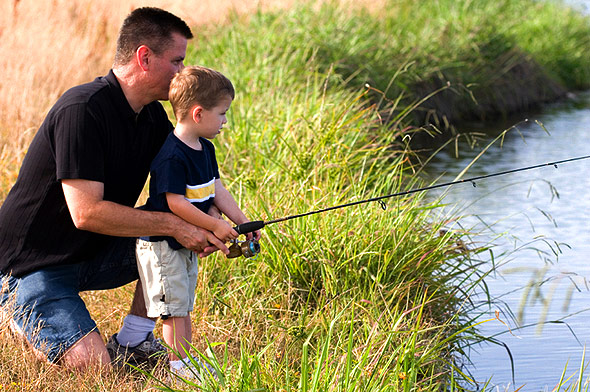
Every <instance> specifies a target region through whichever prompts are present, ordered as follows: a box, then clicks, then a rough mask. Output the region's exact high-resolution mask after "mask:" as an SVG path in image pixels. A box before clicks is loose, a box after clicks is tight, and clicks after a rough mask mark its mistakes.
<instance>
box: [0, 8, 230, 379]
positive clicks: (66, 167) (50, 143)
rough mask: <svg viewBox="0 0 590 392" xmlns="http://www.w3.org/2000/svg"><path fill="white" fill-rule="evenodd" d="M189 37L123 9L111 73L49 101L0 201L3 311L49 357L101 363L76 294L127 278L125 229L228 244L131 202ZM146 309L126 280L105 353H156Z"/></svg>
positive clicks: (176, 25) (205, 245) (188, 242)
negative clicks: (121, 316)
mask: <svg viewBox="0 0 590 392" xmlns="http://www.w3.org/2000/svg"><path fill="white" fill-rule="evenodd" d="M190 38H192V33H191V31H190V28H189V27H188V26H187V25H186V23H185V22H184V21H182V20H181V19H180V18H178V17H176V16H175V15H173V14H170V13H169V12H166V11H164V10H161V9H157V8H151V7H145V8H139V9H136V10H135V11H133V12H132V13H131V14H129V15H128V16H127V18H126V19H125V21H124V22H123V25H122V27H121V30H120V32H119V37H118V40H117V51H116V55H115V61H114V64H113V69H112V70H111V71H110V72H109V74H108V75H107V76H105V77H101V78H97V79H96V80H94V81H93V82H91V83H88V84H84V85H81V86H77V87H74V88H72V89H70V90H69V91H67V92H66V93H65V94H64V95H63V96H62V97H60V99H59V100H58V101H57V102H56V104H55V105H54V106H53V108H52V109H51V111H50V112H49V113H48V115H47V117H46V119H45V121H44V122H43V124H42V125H41V127H40V128H39V131H38V132H37V134H36V136H35V138H34V139H33V141H32V143H31V146H30V147H29V150H28V152H27V154H26V156H25V158H24V161H23V164H22V167H21V170H20V173H19V176H18V179H17V181H16V183H15V185H14V187H13V188H12V190H11V191H10V193H9V195H8V196H7V198H6V200H5V202H4V204H3V205H2V208H0V271H1V272H0V278H1V280H2V283H3V286H4V292H3V294H2V296H1V298H0V300H1V303H2V306H3V310H4V311H5V313H7V312H8V309H10V310H9V312H10V313H9V314H10V316H11V317H12V319H13V320H12V325H13V327H14V329H16V330H17V331H18V332H20V333H22V334H23V335H24V337H26V339H27V340H28V341H29V342H30V343H31V344H32V345H33V347H34V350H35V352H36V354H38V355H39V356H41V357H42V358H45V359H47V360H48V361H50V362H53V363H60V364H64V365H66V366H69V367H74V368H85V367H88V366H94V365H102V366H109V363H110V361H111V358H110V356H109V351H107V347H106V346H105V344H104V342H103V340H102V338H101V336H100V334H99V333H98V330H97V328H96V323H95V322H94V321H93V320H92V318H91V317H90V314H89V313H88V310H87V309H86V306H85V304H84V302H83V301H82V299H81V298H80V296H79V292H81V291H85V290H101V289H110V288H115V287H119V286H122V285H124V284H127V283H129V282H132V281H134V280H136V279H137V278H138V274H137V267H136V261H135V237H139V236H152V235H156V236H158V235H162V236H172V237H174V238H176V240H177V241H178V242H180V243H181V244H182V245H183V246H184V247H186V248H188V249H190V250H192V251H195V252H198V253H199V254H200V255H201V256H206V255H207V254H210V253H212V252H213V251H215V250H217V249H220V250H222V251H223V252H224V253H226V254H227V253H228V252H229V250H228V249H227V247H226V246H225V245H224V244H223V243H222V242H221V241H220V240H219V239H217V238H216V237H215V236H214V235H213V234H212V233H210V232H207V231H205V230H203V229H200V228H197V227H195V226H193V225H191V224H189V223H187V222H185V221H183V220H182V219H180V218H178V217H175V216H174V215H172V214H168V213H158V212H150V211H143V210H141V209H135V208H133V206H134V205H135V203H136V201H137V198H138V196H139V195H140V193H141V191H142V189H143V186H144V184H145V181H146V178H147V174H148V172H149V166H150V163H151V161H152V159H153V158H154V157H155V155H156V153H157V152H158V150H159V148H160V146H161V144H162V143H163V141H164V140H165V138H166V136H167V135H168V133H169V132H171V131H172V129H173V127H172V124H171V123H170V121H169V120H168V118H167V115H166V113H165V111H164V109H163V107H162V105H161V104H160V103H159V102H157V100H167V99H168V89H169V84H170V81H171V79H172V77H173V76H174V75H175V74H176V73H177V72H178V71H179V70H181V69H182V68H183V66H184V64H183V61H184V57H185V54H186V47H187V41H188V39H190ZM138 286H139V284H138ZM145 317H146V309H145V305H144V302H143V297H142V295H141V287H137V286H136V291H135V295H134V299H133V303H132V306H131V310H130V315H129V316H127V318H126V319H125V322H124V325H123V328H122V330H121V331H120V332H119V334H118V336H114V337H112V338H111V340H110V341H109V349H110V352H111V354H118V353H119V352H120V348H121V347H123V348H131V349H130V350H131V352H133V347H137V348H141V350H139V349H138V350H139V351H140V353H139V354H150V353H151V352H157V351H158V349H159V348H160V347H161V346H160V345H159V343H158V342H157V341H156V340H155V339H154V338H153V334H152V333H151V331H152V329H153V327H154V325H155V322H154V321H153V320H150V319H147V318H145ZM115 338H116V340H114V339H115Z"/></svg>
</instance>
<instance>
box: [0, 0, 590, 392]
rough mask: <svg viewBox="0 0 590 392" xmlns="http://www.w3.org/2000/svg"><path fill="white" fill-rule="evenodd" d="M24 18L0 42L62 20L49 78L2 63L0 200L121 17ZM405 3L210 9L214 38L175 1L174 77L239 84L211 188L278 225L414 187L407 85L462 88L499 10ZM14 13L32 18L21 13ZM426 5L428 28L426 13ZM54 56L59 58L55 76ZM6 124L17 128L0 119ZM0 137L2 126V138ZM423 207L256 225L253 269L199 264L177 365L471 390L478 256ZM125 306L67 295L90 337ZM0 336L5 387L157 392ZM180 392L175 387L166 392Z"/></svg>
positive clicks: (50, 34) (98, 11)
mask: <svg viewBox="0 0 590 392" xmlns="http://www.w3.org/2000/svg"><path fill="white" fill-rule="evenodd" d="M279 3H280V2H278V3H276V4H275V5H277V6H278V5H280V4H279ZM476 3H478V4H479V3H486V4H487V5H486V6H479V5H476ZM504 3H506V4H505V5H506V6H507V7H508V8H509V9H511V10H512V11H514V9H515V8H514V7H517V4H516V3H517V2H515V1H505V2H504ZM6 4H8V5H6ZM37 4H38V3H33V2H32V1H31V2H30V3H29V2H27V1H26V0H22V1H14V2H8V3H6V2H5V3H3V6H4V7H7V8H6V9H4V10H2V11H3V14H4V15H3V16H5V15H6V14H10V13H13V12H17V13H18V14H17V15H16V16H17V17H16V18H14V19H10V18H8V19H6V20H5V21H3V24H2V26H3V27H2V31H1V32H0V34H1V35H2V38H3V39H4V37H5V36H6V34H7V33H6V32H7V31H9V30H10V29H12V27H7V26H11V25H10V23H15V26H14V29H15V31H17V30H16V29H17V28H20V29H21V30H18V31H19V32H20V33H21V34H23V35H24V34H25V33H26V31H27V30H26V29H25V28H24V27H22V26H21V27H17V26H16V25H17V24H20V23H23V24H30V25H34V24H35V23H38V21H39V20H41V18H40V13H41V12H43V15H53V14H52V13H51V12H47V11H51V10H54V8H51V7H55V9H57V8H59V9H60V11H59V13H57V14H56V15H57V16H56V17H57V18H58V19H59V20H60V21H62V20H63V21H62V22H63V24H60V23H62V22H59V23H58V22H57V21H56V23H55V27H53V26H52V25H53V23H52V22H49V23H47V22H45V24H44V27H45V28H44V29H42V28H41V27H39V29H40V30H41V32H38V33H37V34H39V38H40V40H38V41H36V42H37V43H38V44H39V46H40V47H49V48H50V49H48V53H44V52H41V51H40V52H39V54H41V53H44V55H43V56H40V60H43V61H47V63H45V68H46V69H47V71H49V73H48V75H49V74H55V75H53V76H54V77H55V78H57V79H56V80H54V79H52V78H50V77H46V78H45V77H43V76H41V75H43V74H42V72H44V71H43V68H44V66H43V64H44V63H43V62H42V61H40V64H39V65H38V66H37V65H36V64H33V65H34V66H32V67H31V68H30V70H29V72H25V73H24V74H22V73H19V70H21V71H22V69H26V66H25V64H24V60H23V63H18V64H20V65H15V66H14V67H12V66H8V65H7V68H6V69H7V72H8V73H11V72H12V73H13V74H14V75H15V76H14V77H12V76H11V78H12V79H7V80H11V82H10V83H9V82H8V81H4V80H3V82H2V83H3V84H2V86H1V88H2V89H4V88H8V86H12V87H11V88H12V89H14V90H15V92H12V90H2V91H0V92H4V91H6V92H7V93H6V94H0V96H3V95H6V96H11V97H12V100H11V101H6V102H2V103H0V105H1V106H2V107H3V117H2V118H0V129H1V130H2V132H1V134H2V138H3V140H2V143H3V145H4V146H5V147H4V150H3V152H2V154H1V155H0V164H1V165H2V166H1V167H2V172H3V176H2V179H3V180H2V184H1V187H0V188H1V189H2V191H3V192H4V193H3V194H2V195H5V194H6V192H7V191H8V189H9V188H10V186H11V184H12V183H13V181H14V178H15V177H14V175H15V173H16V172H17V168H18V166H19V162H20V157H22V155H23V154H24V151H25V150H26V145H27V143H28V141H29V140H30V136H31V134H32V133H33V131H29V132H28V133H25V132H23V131H22V130H24V129H34V128H36V126H38V123H39V121H40V120H41V118H42V114H43V113H44V111H46V110H47V108H48V107H49V106H50V104H51V103H52V102H53V101H54V100H55V97H57V96H58V95H59V94H61V92H63V90H64V89H65V88H68V87H69V86H71V85H73V84H76V83H78V82H81V81H85V80H90V78H92V77H94V76H96V75H98V74H104V73H106V70H107V69H108V64H109V63H110V57H109V56H111V55H112V54H111V53H112V44H113V43H112V39H113V38H112V37H114V36H115V34H116V32H115V30H114V29H115V26H117V25H118V24H119V23H120V19H121V18H122V15H124V14H125V13H127V11H128V9H129V8H130V6H131V3H126V2H119V3H118V5H117V6H116V7H115V6H113V7H111V6H110V3H108V2H105V3H104V4H103V5H104V6H103V7H98V6H97V7H96V8H95V7H94V5H93V6H92V7H90V6H89V5H88V4H89V3H83V2H73V3H72V2H68V3H67V5H66V3H63V4H62V3H61V2H60V1H58V0H55V1H53V2H47V4H44V5H37ZM93 4H96V3H94V2H93ZM101 4H102V3H101ZM228 4H229V5H228ZM417 4H418V3H415V2H410V1H407V2H405V1H402V2H394V3H389V2H384V3H383V4H381V3H380V4H377V5H375V6H374V8H373V9H362V8H357V7H349V8H346V11H343V9H342V8H339V6H338V3H327V4H325V5H318V4H303V5H301V4H297V5H295V6H294V8H293V9H292V10H287V11H281V12H279V11H276V10H275V11H264V12H263V11H261V10H258V9H254V8H249V9H247V10H242V11H240V10H238V12H229V13H228V12H226V11H227V10H228V9H230V8H231V7H232V6H234V5H235V4H233V3H227V4H226V3H223V2H216V3H215V6H216V7H219V8H212V9H213V10H218V11H219V12H218V13H216V12H211V16H212V17H213V18H216V17H217V16H220V15H223V16H224V17H227V19H212V21H214V22H218V23H217V24H213V23H211V24H207V23H206V22H211V21H210V20H207V21H206V20H203V19H199V20H198V21H195V20H194V19H190V17H187V16H190V15H193V14H192V13H191V12H189V11H188V10H190V7H191V6H193V5H194V4H192V3H190V2H189V3H186V2H170V7H168V6H167V5H166V6H167V8H169V9H171V10H172V11H173V12H176V13H177V14H179V15H180V16H181V17H184V18H185V19H187V20H189V21H191V22H192V23H195V24H196V23H197V22H198V23H202V24H199V27H198V33H197V34H196V39H195V40H194V41H193V42H192V43H191V46H190V48H189V53H188V57H187V61H186V63H187V64H193V63H198V64H203V65H206V66H210V67H213V68H216V69H219V70H220V71H222V72H223V73H225V74H226V75H227V76H228V77H229V78H230V79H231V80H232V81H233V82H234V84H235V86H236V90H237V96H236V100H235V102H234V104H233V105H232V109H231V111H230V121H229V124H228V125H229V127H228V130H226V131H225V132H224V133H222V135H220V136H219V137H218V138H217V139H216V142H215V143H216V146H217V151H218V161H219V164H220V169H221V174H222V178H223V180H224V182H225V183H226V185H227V186H228V188H229V189H230V190H231V192H232V193H233V194H234V195H235V196H236V198H237V199H238V202H239V204H240V205H241V206H243V207H244V209H245V210H246V211H247V212H248V215H249V216H250V217H252V218H253V219H264V220H267V219H272V218H278V217H281V216H285V215H292V214H296V213H301V212H306V211H309V210H312V209H317V208H322V207H327V206H332V205H337V204H341V203H343V202H348V201H354V200H358V199H364V198H368V197H373V196H377V195H381V194H384V193H392V192H396V191H398V190H403V189H407V188H410V187H415V186H419V185H422V181H421V180H420V176H419V175H416V173H417V172H418V171H419V170H420V166H419V165H417V164H416V163H415V162H417V161H418V162H419V160H418V159H417V157H415V156H414V153H412V151H411V149H410V148H409V147H408V139H409V138H413V137H414V136H415V135H417V134H419V133H420V132H422V131H423V130H421V129H419V128H417V127H416V126H415V125H412V124H411V123H410V120H411V114H412V113H413V108H414V107H415V106H416V102H418V101H419V100H420V98H422V96H420V98H416V97H418V96H411V95H409V94H410V92H411V91H413V90H412V89H411V86H418V85H419V84H420V83H421V82H424V81H428V80H433V78H434V77H435V76H437V75H439V76H440V75H444V76H445V77H447V76H448V75H462V77H464V78H465V80H468V79H469V75H473V74H474V73H473V72H474V71H473V70H470V68H469V66H468V65H469V64H468V63H467V61H466V59H471V57H466V56H465V53H475V54H477V53H478V51H477V50H476V47H478V44H479V43H480V42H482V41H479V40H477V41H473V40H469V37H473V34H471V32H473V31H476V32H479V33H480V34H481V37H482V40H483V41H486V38H489V39H488V40H487V41H493V42H495V43H497V44H498V45H499V46H500V47H499V49H498V51H497V52H495V51H492V52H487V53H488V55H489V56H490V57H489V58H487V63H486V61H484V60H485V57H484V56H482V57H477V58H478V59H479V60H478V61H480V64H488V66H490V65H489V62H490V58H492V54H494V53H504V51H505V50H506V48H503V46H502V45H500V44H501V43H502V42H503V41H502V40H496V41H494V40H492V39H491V38H490V36H489V34H491V35H493V33H494V31H495V30H494V28H493V27H496V26H497V24H498V23H499V22H495V21H496V19H497V18H500V19H499V20H502V18H503V19H504V20H510V18H508V15H511V14H503V13H502V12H504V11H503V9H504V8H502V7H500V6H496V5H495V4H496V3H495V2H489V4H488V2H447V1H438V2H434V1H427V2H425V5H424V9H420V6H418V5H417ZM527 4H529V3H527ZM535 4H537V3H536V2H535ZM25 5H26V7H28V9H29V11H30V14H29V13H25V12H22V10H23V9H24V7H25ZM158 5H160V6H163V4H158ZM210 5H213V3H211V4H210ZM194 6H195V7H196V6H197V5H194ZM433 6H434V7H435V8H434V9H436V10H438V12H437V13H434V15H437V17H436V18H432V15H433V13H432V11H428V12H427V11H426V10H427V7H433ZM11 7H12V8H11ZM35 7H38V8H35ZM47 7H49V8H47ZM176 7H178V8H176ZM268 7H269V8H273V7H272V4H271V3H268ZM510 7H512V8H510ZM263 8H264V7H263ZM431 9H432V8H429V10H431ZM557 10H561V8H559V9H556V11H555V14H556V15H560V14H559V12H561V11H559V12H558V11H557ZM107 11H108V12H107ZM118 12H119V13H118ZM491 12H494V13H493V14H491V15H489V16H485V15H484V14H486V13H491ZM195 14H197V13H195ZM472 14H475V15H476V16H472ZM527 15H529V14H527ZM451 17H453V18H456V19H453V20H454V21H456V22H454V23H451V22H450V21H451V19H450V18H451ZM429 18H432V19H429ZM12 20H14V22H10V21H12ZM426 20H428V21H429V23H428V24H427V23H425V21H426ZM226 22H227V23H226ZM492 22H493V23H494V24H491V23H492ZM490 24H491V25H490ZM19 26H20V25H19ZM479 26H481V27H482V28H481V29H480V28H479ZM101 29H103V30H101ZM29 37H30V36H29ZM45 37H47V38H45ZM104 37H106V39H103V38H104ZM391 37H394V38H395V39H393V40H392V39H391ZM78 38H79V39H80V40H81V41H77V40H78ZM45 39H47V41H44V40H45ZM14 40H15V41H14V43H11V44H9V46H7V47H10V48H12V49H13V50H12V51H8V50H7V52H8V53H12V52H15V53H18V50H17V49H19V48H21V47H27V46H26V39H23V40H20V39H19V40H17V39H16V38H14ZM98 41H100V43H99V42H98ZM487 41H486V42H487ZM474 42H475V43H474ZM510 43H512V41H510ZM10 45H11V46H10ZM70 45H72V46H70ZM100 45H104V47H103V46H100ZM461 45H464V47H462V48H461ZM508 46H510V45H508ZM5 48H6V47H5V46H4V45H3V46H2V50H5ZM89 48H95V50H92V49H89ZM466 48H471V49H469V50H471V51H469V50H467V49H466ZM103 49H104V51H102V50H103ZM107 49H108V50H107ZM85 50H88V52H85ZM101 51H102V52H101ZM107 51H108V53H106V52H107ZM480 52H481V51H480ZM2 53H3V52H0V55H1V54H2ZM20 53H21V55H22V53H28V52H27V50H25V51H24V52H23V51H21V52H20ZM72 53H77V55H76V56H72V55H71V54H72ZM100 53H102V54H100ZM45 56H46V58H42V57H45ZM65 56H67V57H68V59H71V60H72V61H71V62H69V61H68V62H66V63H67V64H63V63H64V62H63V61H61V60H60V59H61V58H62V57H65ZM2 57H3V56H0V59H2ZM23 57H25V56H23ZM80 59H86V60H80ZM89 59H95V61H94V60H92V61H90V60H89ZM579 60H580V61H585V59H582V58H580V59H579ZM0 61H5V59H2V60H0ZM76 61H84V63H80V62H78V63H76ZM58 65H59V67H58ZM2 66H3V67H4V64H3V65H2ZM95 66H96V68H94V67H95ZM69 67H71V68H69ZM573 67H581V65H573ZM556 68H558V69H560V68H559V66H558V65H556ZM3 69H4V68H3ZM580 72H581V74H582V75H583V72H584V71H580ZM53 76H52V77H53ZM60 78H63V79H60ZM58 79H59V80H58ZM582 79H583V77H582ZM39 80H43V83H40V82H39ZM461 80H463V79H461ZM367 82H369V84H370V87H368V88H367V87H365V83H367ZM564 83H565V82H564ZM38 85H39V86H40V87H41V89H40V88H36V87H37V86H38ZM16 86H18V89H20V90H22V94H35V96H36V97H38V99H36V100H34V102H35V103H34V104H31V105H29V106H28V105H25V104H22V105H23V108H20V107H18V106H19V105H21V104H20V102H25V103H26V102H32V101H27V100H23V98H22V97H20V96H19V95H18V92H17V91H16V90H17V89H16ZM33 86H35V88H33ZM44 88H46V89H47V90H48V91H49V93H47V94H45V93H44V92H43V91H42V89H44ZM380 91H381V92H380ZM431 91H432V90H431ZM431 91H428V93H430V92H431ZM10 94H13V95H10ZM17 97H18V98H17ZM408 97H409V100H406V98H408ZM13 106H17V107H14V110H10V111H4V108H8V107H13ZM29 109H30V112H27V111H26V110H29ZM19 110H20V112H19ZM14 113H21V114H20V115H19V116H16V117H10V116H13V115H14ZM4 116H5V117H4ZM15 119H16V120H15ZM17 120H18V121H20V122H18V124H17V122H16V121H17ZM6 124H15V127H11V128H10V130H9V129H8V127H7V126H6ZM5 173H6V174H5ZM439 207H440V201H439V200H434V201H428V200H426V199H425V198H424V197H423V195H416V196H412V197H400V198H397V199H394V200H391V201H390V202H388V205H387V209H386V210H382V209H381V208H380V206H379V205H378V204H374V205H366V206H358V207H351V208H347V209H343V210H338V211H334V212H329V213H326V214H321V215H316V216H314V217H309V218H302V219H296V220H293V221H289V222H285V223H280V224H276V225H271V226H268V227H267V228H266V229H265V230H264V236H263V240H262V252H261V254H260V255H259V256H258V257H257V258H256V259H239V260H236V259H226V258H224V257H222V256H221V255H216V256H211V257H208V258H206V259H204V260H202V261H201V270H200V271H201V273H200V280H199V284H198V287H197V300H196V303H195V312H194V322H193V330H194V341H195V344H194V346H195V347H194V349H195V350H194V354H195V355H197V352H200V353H203V355H205V356H207V357H211V358H212V361H214V362H215V363H216V364H217V365H218V367H219V369H221V370H223V378H222V382H221V383H220V384H218V383H212V384H210V385H208V386H205V387H204V388H205V390H244V391H245V390H269V391H279V390H285V391H293V390H301V391H325V390H339V391H353V390H374V391H382V390H396V391H398V390H405V391H410V390H423V391H438V390H441V389H448V390H463V389H466V388H467V389H468V388H474V387H475V380H471V379H470V378H469V376H468V374H467V373H465V366H464V365H465V363H464V361H467V360H468V359H466V358H464V357H462V355H463V354H464V353H466V352H467V350H468V348H469V347H470V345H472V344H474V343H475V342H478V341H481V340H482V339H484V338H483V337H482V336H479V335H478V333H477V325H478V323H481V322H485V321H486V320H480V319H479V318H477V317H474V318H469V317H467V314H468V310H472V307H473V306H474V305H473V304H472V303H471V302H470V295H471V294H472V293H473V292H474V291H475V290H483V291H484V292H485V286H484V283H485V282H484V277H482V276H481V275H480V274H479V273H478V271H479V269H478V268H484V270H485V268H486V267H485V266H481V264H482V263H484V262H485V260H486V256H485V254H484V252H487V251H488V249H487V247H482V246H479V247H478V246H476V245H474V244H473V243H472V238H473V237H474V236H476V235H477V233H469V232H466V231H464V230H462V229H461V228H460V227H459V226H458V225H457V219H458V218H459V217H458V216H452V215H449V216H445V217H443V218H441V216H440V215H439V214H437V211H438V210H439ZM484 276H485V275H484ZM131 292H132V287H129V286H126V287H123V288H120V289H117V290H111V291H108V292H89V293H85V294H84V300H85V301H86V303H87V304H88V307H89V309H90V311H91V313H92V314H93V316H94V317H95V319H96V320H97V322H98V325H99V329H100V331H101V334H102V335H103V336H104V337H105V339H106V337H107V336H109V335H110V334H111V333H113V332H116V331H117V329H118V328H119V326H120V323H121V320H122V318H123V317H124V315H125V314H126V311H127V306H128V305H129V302H130V298H131ZM471 314H472V313H471ZM0 331H4V332H3V333H2V335H1V336H0V359H1V361H0V379H2V380H7V381H4V382H5V384H2V385H3V388H12V387H14V388H15V390H16V388H21V387H22V388H24V389H25V390H71V389H74V388H77V389H81V390H85V389H88V390H97V389H100V390H142V389H149V388H152V389H153V388H156V387H158V386H159V385H160V384H158V382H157V381H156V380H155V379H153V378H151V377H150V376H149V375H148V376H147V377H146V376H145V375H141V374H138V375H135V376H129V375H120V374H99V373H97V372H86V373H69V372H65V371H64V370H63V369H60V370H58V371H55V370H52V368H50V367H49V366H48V365H45V364H40V363H38V362H36V361H35V360H34V359H33V358H31V357H30V355H29V354H28V351H27V350H26V348H25V347H22V346H20V345H19V343H15V342H14V341H13V338H12V336H11V335H10V334H9V333H7V332H6V325H4V324H2V326H1V328H0ZM13 382H14V383H15V385H13V384H12V383H13ZM160 386H161V385H160ZM182 387H186V388H187V389H188V388H190V387H189V386H188V385H185V386H182V385H180V386H177V387H175V388H177V389H178V388H182ZM27 388H28V389H27Z"/></svg>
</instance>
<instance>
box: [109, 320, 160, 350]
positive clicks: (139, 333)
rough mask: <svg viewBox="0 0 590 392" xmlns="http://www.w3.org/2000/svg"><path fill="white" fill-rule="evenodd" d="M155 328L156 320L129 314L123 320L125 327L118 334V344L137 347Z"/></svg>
mask: <svg viewBox="0 0 590 392" xmlns="http://www.w3.org/2000/svg"><path fill="white" fill-rule="evenodd" d="M155 327H156V322H155V321H154V320H151V319H149V318H143V317H139V316H135V315H133V314H129V315H127V317H125V319H124V320H123V326H122V327H121V330H120V331H119V333H118V334H117V342H119V344H120V345H121V346H128V347H135V346H137V345H138V344H140V343H141V342H143V341H144V340H145V339H146V338H147V336H148V335H149V333H150V332H152V331H153V330H154V328H155Z"/></svg>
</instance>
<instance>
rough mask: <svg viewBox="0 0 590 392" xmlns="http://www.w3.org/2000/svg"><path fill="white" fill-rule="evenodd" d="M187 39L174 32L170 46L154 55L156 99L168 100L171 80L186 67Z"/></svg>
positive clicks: (153, 77) (153, 83)
mask: <svg viewBox="0 0 590 392" xmlns="http://www.w3.org/2000/svg"><path fill="white" fill-rule="evenodd" d="M186 45H187V39H186V38H185V37H184V36H182V35H180V34H177V33H173V34H172V42H171V44H170V46H169V47H168V48H167V49H166V50H165V51H164V52H163V53H161V54H160V55H156V54H154V55H153V67H151V71H152V72H151V75H150V79H151V81H152V83H151V84H152V86H153V93H154V99H158V100H163V101H166V100H168V91H169V90H170V81H171V80H172V78H173V77H174V75H176V73H178V72H179V71H180V70H182V69H183V68H184V58H185V56H186Z"/></svg>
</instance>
